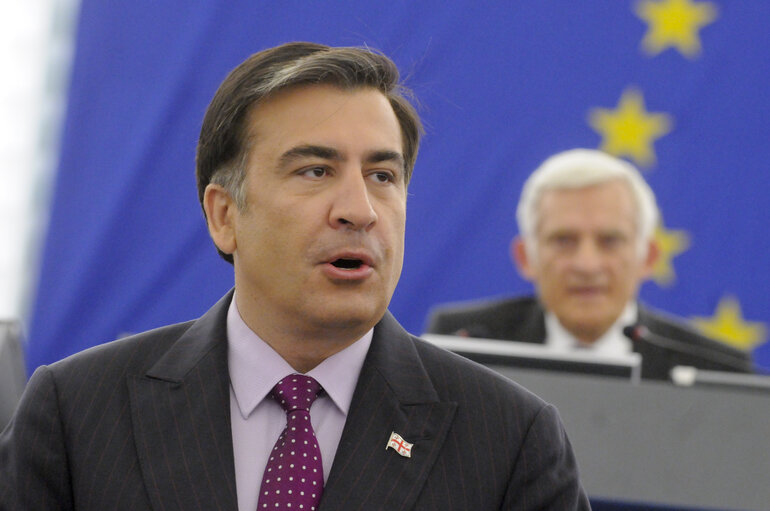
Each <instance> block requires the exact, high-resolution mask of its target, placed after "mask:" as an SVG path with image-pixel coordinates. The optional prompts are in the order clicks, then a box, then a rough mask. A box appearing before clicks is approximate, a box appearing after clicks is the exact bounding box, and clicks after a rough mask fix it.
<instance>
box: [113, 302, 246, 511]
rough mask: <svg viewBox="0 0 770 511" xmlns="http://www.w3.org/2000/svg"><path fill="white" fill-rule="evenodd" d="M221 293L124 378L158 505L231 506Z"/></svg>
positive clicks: (231, 471) (234, 500) (146, 473)
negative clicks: (153, 358)
mask: <svg viewBox="0 0 770 511" xmlns="http://www.w3.org/2000/svg"><path fill="white" fill-rule="evenodd" d="M231 299H232V292H230V293H229V294H228V295H227V296H225V297H224V298H223V299H222V300H220V301H219V302H218V303H217V304H216V305H215V306H214V307H212V308H211V310H209V311H208V312H207V313H206V314H205V315H204V316H202V317H201V318H200V319H199V320H197V321H196V322H195V323H193V324H192V326H191V327H190V329H189V330H188V331H187V332H186V333H185V334H183V335H182V336H181V337H180V338H179V340H178V341H177V342H176V343H174V345H173V346H172V347H171V348H170V349H169V350H168V351H167V352H166V354H165V355H164V356H163V357H162V358H161V359H160V360H158V362H157V363H156V364H155V365H154V366H153V367H152V369H150V370H149V371H148V372H147V373H146V374H145V375H141V376H136V377H134V378H132V379H131V380H130V381H129V382H128V384H129V391H130V395H131V410H132V421H133V426H134V434H135V440H136V448H137V452H138V454H139V462H140V467H141V471H142V476H143V478H144V481H145V485H146V488H147V492H148V495H149V497H150V501H151V502H152V506H153V508H154V509H156V510H161V509H162V510H166V511H168V510H171V509H180V510H194V509H201V510H208V509H220V510H226V511H235V510H236V509H237V498H236V493H235V469H234V463H233V448H232V445H233V444H232V432H231V429H230V397H229V373H228V370H227V334H226V316H227V309H228V306H229V304H230V300H231Z"/></svg>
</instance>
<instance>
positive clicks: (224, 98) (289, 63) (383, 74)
mask: <svg viewBox="0 0 770 511" xmlns="http://www.w3.org/2000/svg"><path fill="white" fill-rule="evenodd" d="M317 84H323V85H333V86H335V87H339V88H340V89H342V90H354V89H359V88H374V89H376V90H378V91H380V92H381V93H382V94H383V95H384V96H385V97H386V98H387V99H388V101H389V102H390V105H391V107H392V108H393V112H394V113H395V115H396V118H397V119H398V123H399V125H400V127H401V137H402V143H403V150H404V180H405V182H406V184H408V183H409V179H410V178H411V175H412V170H413V169H414V163H415V160H416V158H417V150H418V148H419V144H420V135H421V133H422V125H421V124H420V118H419V116H418V115H417V112H416V111H415V109H414V107H413V106H412V105H411V104H410V103H409V101H408V100H407V99H406V96H408V91H407V89H405V88H404V87H403V86H402V85H401V84H400V83H399V73H398V68H397V67H396V65H395V64H394V63H393V61H391V60H390V59H389V58H388V57H386V56H384V55H383V54H381V53H379V52H377V51H374V50H371V49H369V48H354V47H343V48H334V47H329V46H324V45H321V44H315V43H305V42H293V43H287V44H283V45H281V46H277V47H275V48H270V49H267V50H264V51H261V52H259V53H255V54H254V55H252V56H251V57H249V58H248V59H247V60H246V61H244V62H243V63H242V64H240V65H239V66H238V67H236V68H235V69H234V70H233V71H231V72H230V74H229V75H227V77H226V78H225V80H224V81H223V82H222V84H221V85H220V86H219V89H218V90H217V92H216V94H215V95H214V98H213V99H212V100H211V103H210V104H209V106H208V109H207V110H206V115H205V116H204V118H203V125H202V127H201V133H200V137H199V139H198V148H197V154H196V179H197V182H198V199H199V200H200V202H201V206H203V194H204V192H205V190H206V186H208V184H209V183H215V184H218V185H220V186H222V187H223V188H225V189H226V190H227V192H228V193H229V194H230V195H231V196H232V198H233V200H234V201H235V204H236V205H237V207H238V208H241V209H243V208H244V207H245V206H246V199H245V191H244V189H243V188H244V187H243V184H244V181H245V177H246V161H247V157H248V153H249V147H250V146H251V144H252V143H253V142H254V141H253V140H250V139H249V133H248V114H249V112H250V111H251V109H252V108H253V107H254V106H255V105H256V104H258V103H259V102H260V101H263V100H265V99H266V98H268V97H270V95H272V94H275V93H276V92H278V91H282V90H285V89H288V88H291V87H296V86H301V85H317ZM203 214H204V215H205V214H206V212H205V210H204V213H203ZM217 251H218V252H219V254H220V255H221V256H222V257H223V258H224V259H225V260H226V261H228V262H230V263H232V262H233V257H232V255H230V254H225V253H223V252H222V251H220V250H219V249H217Z"/></svg>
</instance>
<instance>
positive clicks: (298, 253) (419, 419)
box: [0, 43, 589, 511]
mask: <svg viewBox="0 0 770 511" xmlns="http://www.w3.org/2000/svg"><path fill="white" fill-rule="evenodd" d="M420 132H421V127H420V121H419V119H418V117H417V115H416V113H415V111H414V109H413V108H412V106H410V104H409V103H408V102H407V101H406V100H405V99H404V98H403V96H402V95H401V88H400V86H399V85H398V71H397V69H396V68H395V66H394V64H393V63H392V62H391V61H390V60H389V59H387V58H386V57H384V56H382V55H380V54H378V53H375V52H371V51H370V50H366V49H356V48H329V47H326V46H321V45H316V44H310V43H292V44H287V45H283V46H280V47H277V48H273V49H269V50H266V51H263V52H260V53H257V54H255V55H253V56H252V57H250V58H249V59H248V60H246V61H245V62H244V63H243V64H241V65H240V66H239V67H238V68H236V69H235V70H234V71H233V72H232V73H231V74H230V75H229V76H228V77H227V78H226V79H225V81H224V82H223V83H222V85H221V86H220V88H219V90H218V91H217V93H216V95H215V97H214V99H213V100H212V102H211V104H210V106H209V108H208V110H207V112H206V116H205V118H204V121H203V126H202V130H201V136H200V140H199V145H198V154H197V178H198V192H199V196H200V201H201V204H202V206H203V210H204V212H205V216H206V219H207V222H208V228H209V232H210V235H211V237H212V239H213V240H214V243H215V244H216V247H217V249H218V250H219V251H220V253H221V254H222V255H223V257H225V258H226V259H227V260H228V261H230V262H232V263H233V266H234V270H235V289H234V291H231V292H230V293H229V294H227V295H226V296H225V297H224V298H222V300H221V301H220V302H219V303H217V304H216V305H214V306H213V308H211V309H210V310H209V311H208V312H207V313H206V314H204V315H203V316H202V317H201V318H200V319H198V320H196V321H191V322H188V323H183V324H178V325H172V326H168V327H164V328H160V329H158V330H154V331H151V332H146V333H143V334H139V335H136V336H133V337H130V338H126V339H123V340H119V341H116V342H113V343H110V344H106V345H103V346H100V347H96V348H93V349H90V350H87V351H85V352H83V353H80V354H78V355H75V356H73V357H70V358H68V359H65V360H63V361H60V362H57V363H55V364H52V365H51V366H49V367H41V368H39V369H38V370H37V371H36V372H35V374H34V375H33V376H32V378H31V380H30V382H29V384H28V386H27V389H26V391H25V395H24V397H23V398H22V400H21V403H20V405H19V407H18V409H17V412H16V415H15V418H14V419H13V421H12V422H11V424H10V426H9V428H8V429H6V431H5V432H4V433H3V435H2V437H0V509H2V511H11V510H13V511H19V510H29V511H32V510H34V511H43V510H53V509H57V510H58V509H62V510H73V509H74V510H79V511H82V510H98V511H104V510H110V511H114V510H132V511H136V510H144V509H152V510H156V511H160V510H165V511H172V510H184V511H190V510H195V509H199V510H204V509H205V510H214V509H217V510H228V511H235V510H236V509H240V510H241V511H247V510H248V511H253V510H255V509H257V498H258V495H257V494H258V493H259V492H260V481H261V480H262V476H263V471H264V469H265V465H264V463H265V460H266V459H267V457H268V454H269V452H270V449H271V448H272V445H273V443H274V442H275V441H276V439H277V438H278V436H279V434H280V432H281V430H282V429H283V428H284V426H285V424H286V414H285V413H284V412H283V410H282V409H281V408H280V406H279V405H278V404H277V403H276V401H274V400H273V399H271V398H270V397H266V396H268V393H269V391H270V389H271V388H272V386H273V385H274V384H275V383H276V382H277V381H278V380H280V379H282V378H283V377H284V376H287V375H289V374H292V373H297V372H299V373H306V374H307V375H308V376H312V377H314V378H316V379H317V380H318V382H319V383H320V384H321V385H322V386H323V388H324V391H323V392H322V393H321V395H320V397H319V398H318V399H316V401H315V402H314V403H313V405H312V409H311V411H310V414H311V423H312V425H313V429H314V430H315V433H316V437H317V439H318V441H319V444H320V450H321V458H322V461H323V472H324V481H325V485H324V489H323V496H322V499H321V501H320V509H321V510H329V511H331V510H348V509H351V510H352V509H360V510H367V511H368V510H375V509H377V510H379V509H381V510H389V511H392V510H401V509H416V510H423V509H424V510H434V509H441V510H450V509H456V510H464V511H467V510H468V509H474V510H479V511H480V510H491V509H533V510H534V509H553V510H559V511H561V510H566V509H588V508H589V506H588V502H587V499H586V497H585V494H584V492H583V490H582V488H581V485H580V483H579V480H578V474H577V468H576V464H575V459H574V456H573V453H572V450H571V447H570V444H569V441H568V439H567V436H566V434H565V432H564V429H563V427H562V424H561V422H560V419H559V417H558V414H557V412H556V410H555V409H554V408H553V407H552V406H550V405H548V404H546V403H544V402H542V401H541V400H540V399H538V398H537V397H535V396H534V395H532V394H530V393H528V392H527V391H526V390H524V389H522V388H521V387H519V386H517V385H516V384H514V383H512V382H510V381H509V380H507V379H504V378H502V377H500V376H498V375H496V374H495V373H493V372H491V371H489V370H487V369H485V368H483V367H481V366H478V365H475V364H473V363H470V362H468V361H466V360H465V359H462V358H460V357H457V356H455V355H453V354H450V353H448V352H445V351H442V350H439V349H437V348H435V347H433V346H431V345H429V344H426V343H425V342H423V341H421V340H419V339H417V338H415V337H412V336H411V335H409V334H408V333H407V332H405V331H404V330H403V329H402V328H401V326H399V324H398V323H397V322H396V320H395V319H394V318H393V317H392V316H391V315H390V314H389V313H388V312H387V310H386V308H387V306H388V303H389V301H390V298H391V295H392V293H393V291H394V288H395V286H396V282H397V281H398V278H399V275H400V272H401V267H402V260H403V249H404V226H405V218H406V189H407V185H408V183H409V178H410V174H411V172H412V169H413V166H414V162H415V158H416V155H417V148H418V143H419V135H420ZM394 432H395V433H397V434H398V435H400V436H401V437H402V438H403V440H404V441H406V442H409V443H412V444H413V447H412V449H411V457H406V456H402V455H400V454H399V453H398V452H397V451H396V450H395V449H386V445H387V444H388V441H389V439H390V438H391V433H394ZM266 477H267V476H266ZM260 507H261V506H260ZM292 509H296V506H295V507H293V508H292Z"/></svg>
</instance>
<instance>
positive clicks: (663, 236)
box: [652, 225, 690, 287]
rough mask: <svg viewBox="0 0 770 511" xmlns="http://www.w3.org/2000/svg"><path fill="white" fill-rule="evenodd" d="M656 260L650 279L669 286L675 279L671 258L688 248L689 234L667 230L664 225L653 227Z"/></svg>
mask: <svg viewBox="0 0 770 511" xmlns="http://www.w3.org/2000/svg"><path fill="white" fill-rule="evenodd" d="M655 243H656V244H657V245H658V260H657V261H656V262H655V266H654V267H653V269H652V280H654V281H655V283H656V284H658V285H659V286H661V287H665V286H670V285H671V284H673V283H674V280H676V274H675V273H674V267H673V265H672V264H671V260H672V259H673V258H674V257H676V256H678V255H679V254H681V253H682V252H684V251H685V250H687V249H688V248H690V236H689V235H688V234H687V232H685V231H675V230H668V229H666V228H665V227H664V226H662V225H661V226H660V227H658V228H657V229H655Z"/></svg>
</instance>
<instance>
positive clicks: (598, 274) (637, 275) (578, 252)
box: [514, 181, 654, 342]
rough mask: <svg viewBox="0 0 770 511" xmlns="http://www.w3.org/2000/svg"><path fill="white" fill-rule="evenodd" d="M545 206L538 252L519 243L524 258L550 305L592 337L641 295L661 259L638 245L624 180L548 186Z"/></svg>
mask: <svg viewBox="0 0 770 511" xmlns="http://www.w3.org/2000/svg"><path fill="white" fill-rule="evenodd" d="M538 208H539V223H538V225H537V227H536V232H535V239H534V240H533V241H534V243H535V250H534V251H533V252H532V253H531V254H529V255H528V254H527V253H526V252H525V250H524V247H523V244H522V242H521V241H517V242H516V244H517V246H516V247H515V249H514V255H515V258H516V260H517V263H518V264H519V267H520V269H521V272H522V274H523V275H524V276H525V277H526V278H528V279H529V280H531V281H532V282H533V283H534V284H535V287H536V288H537V292H538V295H539V297H540V300H541V301H542V303H543V305H544V306H545V308H546V309H548V310H549V311H551V312H552V313H554V314H555V315H556V316H557V318H558V319H559V321H560V322H561V323H562V325H564V327H565V328H567V329H568V330H569V331H570V332H572V333H573V335H575V336H576V337H577V338H579V339H580V340H582V341H584V342H593V341H595V340H596V339H597V338H598V337H600V336H601V335H602V334H603V333H604V332H605V331H606V330H607V329H608V328H609V327H610V326H612V324H613V323H614V322H615V320H616V319H617V318H618V316H619V315H620V313H621V312H622V311H623V308H624V307H625V306H626V304H627V303H628V302H629V301H630V300H632V299H634V297H635V296H636V294H637V291H638V289H639V284H640V283H641V281H642V280H643V279H644V278H645V277H646V276H647V275H648V274H649V271H650V269H651V267H652V263H653V262H654V261H653V259H654V250H647V251H645V253H644V254H642V255H641V256H640V254H639V252H638V250H637V241H636V240H637V238H636V236H637V225H636V207H635V204H634V199H633V196H632V195H631V191H630V190H629V188H628V186H627V185H626V184H625V183H623V182H622V181H611V182H608V183H603V184H599V185H593V186H588V187H585V188H577V189H562V190H549V191H546V192H545V193H544V194H543V196H542V198H541V199H540V203H539V205H538Z"/></svg>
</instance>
